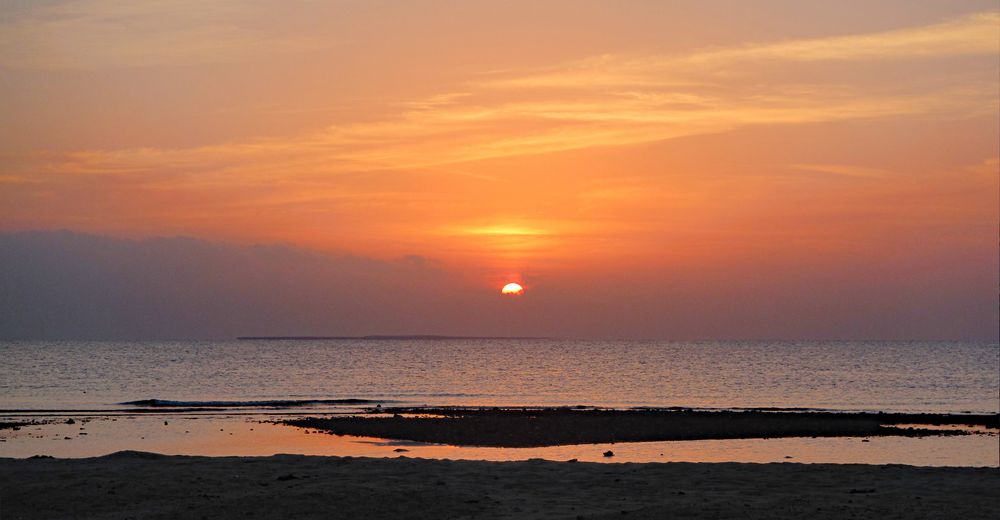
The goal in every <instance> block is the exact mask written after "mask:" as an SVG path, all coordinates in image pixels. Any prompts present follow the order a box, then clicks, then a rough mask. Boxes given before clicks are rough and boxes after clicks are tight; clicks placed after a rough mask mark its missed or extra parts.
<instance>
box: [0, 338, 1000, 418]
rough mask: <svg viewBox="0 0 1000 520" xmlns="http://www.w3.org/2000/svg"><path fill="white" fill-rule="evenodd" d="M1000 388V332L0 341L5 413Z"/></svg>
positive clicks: (767, 401)
mask: <svg viewBox="0 0 1000 520" xmlns="http://www.w3.org/2000/svg"><path fill="white" fill-rule="evenodd" d="M998 393H1000V346H998V344H996V343H973V342H880V341H873V342H836V341H828V342H768V341H754V342H732V341H725V342H666V341H580V340H536V339H530V340H529V339H462V340H308V341H303V340H291V341H265V340H250V341H246V340H244V341H240V340H233V341H171V342H80V341H72V342H0V409H2V410H4V411H7V412H11V411H16V410H95V411H97V410H107V411H113V410H117V409H128V408H135V407H136V406H142V405H148V404H149V403H141V401H144V400H149V399H157V400H162V401H170V402H174V404H178V405H185V406H214V407H217V408H220V409H228V410H247V409H253V410H256V411H260V410H266V409H272V408H273V409H285V410H287V409H289V408H297V409H302V410H310V411H311V410H325V409H337V408H339V407H342V406H351V405H353V406H357V405H358V403H356V402H352V401H345V402H341V401H340V400H351V399H360V400H370V401H373V402H377V403H384V404H400V405H424V404H427V405H591V406H611V407H634V406H654V407H671V406H680V407H695V408H755V407H778V408H815V409H832V410H881V411H921V412H989V413H996V412H997V411H998V408H1000V398H998ZM136 401H140V404H138V405H136V404H124V403H133V402H136ZM293 405H298V406H293Z"/></svg>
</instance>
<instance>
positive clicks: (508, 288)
mask: <svg viewBox="0 0 1000 520" xmlns="http://www.w3.org/2000/svg"><path fill="white" fill-rule="evenodd" d="M500 294H502V295H504V296H521V295H522V294H524V287H521V284H519V283H514V282H511V283H509V284H507V285H505V286H503V289H500Z"/></svg>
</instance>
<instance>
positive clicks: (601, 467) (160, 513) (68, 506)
mask: <svg viewBox="0 0 1000 520" xmlns="http://www.w3.org/2000/svg"><path fill="white" fill-rule="evenodd" d="M998 485H1000V473H998V472H997V470H996V469H988V468H920V467H912V466H897V465H890V466H876V465H830V464H736V463H721V464H705V463H701V464H689V463H668V464H593V463H583V462H578V463H571V462H547V461H538V460H532V461H526V462H506V463H498V462H479V461H442V460H421V459H405V458H399V459H368V458H353V459H352V458H349V457H347V458H341V457H307V456H298V455H278V456H273V457H216V458H210V457H167V456H161V455H153V454H148V453H138V452H122V453H118V454H113V455H109V456H106V457H99V458H91V459H0V506H2V515H3V518H4V519H16V518H71V517H72V518H130V517H133V518H290V517H300V518H331V517H338V518H458V517H463V518H469V517H475V518H622V516H623V515H625V517H627V518H667V517H678V518H802V517H805V516H809V517H811V518H816V519H823V518H943V517H951V518H988V517H990V516H991V514H992V512H993V510H994V508H995V506H996V499H995V497H994V492H995V490H996V489H997V488H998Z"/></svg>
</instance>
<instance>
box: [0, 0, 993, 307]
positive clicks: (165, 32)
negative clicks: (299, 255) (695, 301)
mask: <svg viewBox="0 0 1000 520" xmlns="http://www.w3.org/2000/svg"><path fill="white" fill-rule="evenodd" d="M827 4H830V5H827ZM4 9H5V11H6V15H5V16H4V18H3V20H2V21H0V69H2V71H0V76H2V79H0V114H3V117H2V118H0V226H2V229H3V230H6V231H17V230H38V229H60V228H66V229H71V230H75V231H82V232H90V233H98V234H107V235H112V236H122V237H136V238H138V237H149V236H163V235H168V236H169V235H190V236H196V237H201V238H205V239H210V240H221V241H227V242H234V243H247V244H249V243H274V242H281V243H289V244H292V245H295V246H301V247H305V248H311V249H318V250H321V251H326V252H331V253H335V254H338V255H340V254H350V255H356V256H362V257H371V258H376V259H383V260H392V259H397V258H402V257H406V256H410V255H417V256H420V257H423V258H426V259H429V260H430V261H432V262H434V263H435V265H439V266H441V267H442V268H443V269H445V270H446V271H448V272H450V273H452V275H453V276H454V277H456V278H458V279H461V280H464V281H465V282H464V283H466V284H470V285H472V286H482V287H484V288H486V289H488V290H491V289H492V288H497V289H498V288H499V287H500V286H501V285H502V283H503V282H505V281H508V280H513V279H516V280H518V281H522V282H524V283H525V286H526V287H527V288H528V294H529V295H531V293H532V292H533V290H534V289H539V290H543V289H544V287H545V286H546V284H552V285H560V284H562V285H560V286H566V287H581V289H580V291H581V292H580V293H579V294H581V295H582V294H584V292H585V291H583V289H582V287H583V286H584V285H587V284H589V283H590V281H592V280H595V279H599V280H618V281H619V282H620V283H625V284H633V285H635V286H641V285H643V284H644V283H645V282H644V281H645V280H649V281H650V282H651V283H654V284H668V282H669V281H670V280H674V279H688V280H698V281H699V283H707V284H711V283H713V282H712V281H713V280H716V281H719V283H725V282H722V281H721V280H732V279H734V278H737V277H738V278H740V279H747V277H753V276H765V275H766V276H772V277H779V278H781V281H780V283H782V284H785V283H787V284H789V286H795V285H796V283H797V282H793V280H792V278H788V277H793V274H790V273H795V272H797V270H802V269H805V270H808V271H809V272H818V273H830V276H831V278H838V277H846V278H847V279H851V280H853V281H854V282H855V283H860V282H858V280H860V278H857V277H855V278H852V276H853V275H851V273H857V272H861V271H865V272H867V271H868V270H871V269H874V270H876V271H877V270H880V269H889V268H890V267H892V266H896V267H898V269H897V270H896V272H898V273H903V274H905V275H906V276H911V277H918V278H919V277H928V278H933V277H937V276H939V274H934V273H938V272H939V271H938V270H939V269H945V270H946V271H948V272H964V273H973V274H972V275H970V276H972V278H970V279H971V280H973V281H971V282H969V283H971V284H974V285H975V284H990V283H992V284H993V285H992V287H993V288H994V289H995V287H996V283H995V281H994V280H995V279H996V274H995V273H996V271H997V269H998V252H997V237H998V234H1000V210H998V204H1000V203H998V191H1000V187H998V169H1000V161H998V154H1000V153H998V144H997V143H998V142H1000V135H998V126H1000V124H998V120H1000V94H998V91H1000V80H998V77H1000V65H998V63H1000V12H998V11H997V10H996V3H995V2H993V1H985V2H975V1H959V2H947V3H946V2H926V3H924V2H919V3H918V2H911V1H886V2H879V3H878V4H877V5H869V4H868V3H867V2H831V3H827V2H792V1H788V2H784V1H763V2H746V3H731V2H653V1H650V2H641V1H636V2H628V3H624V4H622V3H618V2H586V1H584V2H575V1H574V2H568V1H567V2H558V1H553V2H496V3H488V2H460V1H456V2H412V3H411V2H399V3H396V2H374V1H373V2H369V1H357V2H332V3H326V2H321V3H309V2H307V3H304V4H296V5H295V7H294V8H292V7H291V6H289V5H288V4H286V3H284V2H250V3H247V2H228V1H219V2H212V3H211V4H205V3H203V2H195V1H180V2H168V3H165V4H163V5H159V4H158V5H155V6H154V5H147V4H146V3H144V2H139V3H136V2H130V1H125V0H120V1H116V0H90V1H78V2H53V3H43V4H39V3H34V2H18V1H15V2H12V3H9V4H7V5H5V7H4ZM942 263H943V264H942ZM931 264H933V265H934V266H936V267H933V269H932V268H931V267H929V265H931ZM941 265H944V266H946V267H945V268H942V267H941ZM833 273H836V274H833ZM827 281H828V282H829V283H834V284H835V283H838V282H836V280H834V281H830V280H827ZM670 283H672V282H670ZM567 290H569V289H567ZM692 290H695V289H692ZM570 292H572V291H570ZM993 292H994V293H995V292H996V291H993ZM622 297H623V298H624V297H625V296H622ZM901 297H902V296H901ZM923 297H925V298H927V299H928V300H932V299H934V298H935V297H936V296H935V294H934V293H928V294H925V295H924V296H923ZM993 307H994V308H995V307H996V306H995V305H994V306H993ZM991 312H992V311H991ZM994 325H995V323H994Z"/></svg>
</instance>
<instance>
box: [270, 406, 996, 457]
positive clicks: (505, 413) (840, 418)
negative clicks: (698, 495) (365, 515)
mask: <svg viewBox="0 0 1000 520" xmlns="http://www.w3.org/2000/svg"><path fill="white" fill-rule="evenodd" d="M385 412H386V413H380V414H378V415H377V416H371V417H363V416H340V417H336V416H335V417H312V418H301V419H291V420H286V421H283V423H284V424H288V425H292V426H299V427H302V428H312V429H315V430H320V431H324V432H327V433H332V434H336V435H357V436H366V437H380V438H385V439H398V440H409V441H418V442H435V443H444V444H452V445H456V446H491V447H509V448H518V447H522V448H523V447H538V446H555V445H567V444H597V443H607V442H643V441H673V440H707V439H755V438H760V439H768V438H782V437H876V436H926V435H962V434H965V433H967V432H965V431H962V430H943V429H933V428H928V427H923V426H935V425H937V426H939V425H967V426H984V427H985V426H988V427H994V428H995V427H996V424H997V419H998V417H997V416H996V415H958V414H951V415H945V414H940V415H939V414H898V413H833V412H791V411H757V410H746V411H701V410H595V409H570V408H542V409H501V408H488V409H487V408H481V409H467V408H462V409H459V408H435V409H430V408H408V409H390V410H386V411H385ZM900 425H906V426H905V427H899V426H900Z"/></svg>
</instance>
